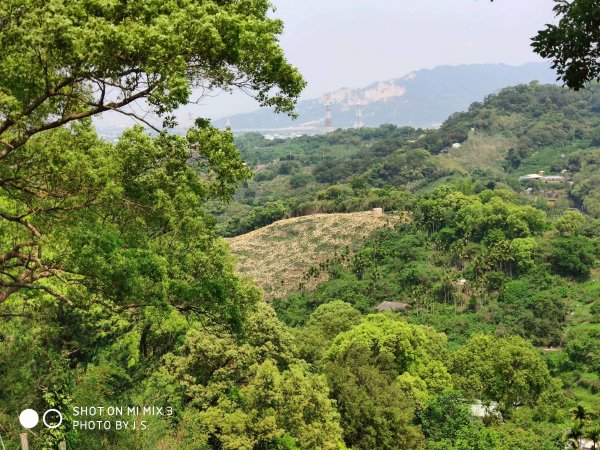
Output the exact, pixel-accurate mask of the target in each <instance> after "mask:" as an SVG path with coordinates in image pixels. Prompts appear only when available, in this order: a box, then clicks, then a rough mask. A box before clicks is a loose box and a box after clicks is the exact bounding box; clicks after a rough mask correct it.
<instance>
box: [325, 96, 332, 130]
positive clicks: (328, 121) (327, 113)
mask: <svg viewBox="0 0 600 450" xmlns="http://www.w3.org/2000/svg"><path fill="white" fill-rule="evenodd" d="M332 131H333V120H332V119H331V105H330V104H329V103H327V104H326V105H325V134H328V133H331V132H332Z"/></svg>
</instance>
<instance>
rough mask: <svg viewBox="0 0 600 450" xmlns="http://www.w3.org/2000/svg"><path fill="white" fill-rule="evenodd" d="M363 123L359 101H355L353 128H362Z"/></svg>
mask: <svg viewBox="0 0 600 450" xmlns="http://www.w3.org/2000/svg"><path fill="white" fill-rule="evenodd" d="M364 126H365V124H364V122H363V117H362V111H361V109H360V102H356V116H355V117H354V128H362V127H364Z"/></svg>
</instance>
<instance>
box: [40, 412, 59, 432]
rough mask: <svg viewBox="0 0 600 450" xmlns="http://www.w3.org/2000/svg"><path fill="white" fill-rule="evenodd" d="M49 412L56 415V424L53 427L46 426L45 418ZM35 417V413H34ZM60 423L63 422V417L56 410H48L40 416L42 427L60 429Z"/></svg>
mask: <svg viewBox="0 0 600 450" xmlns="http://www.w3.org/2000/svg"><path fill="white" fill-rule="evenodd" d="M50 412H53V413H56V414H58V423H55V424H54V425H48V422H46V416H47V415H48V413H50ZM36 416H37V413H36ZM62 421H63V416H62V414H61V413H60V411H59V410H58V409H49V410H47V411H46V412H45V413H44V415H43V416H42V422H44V425H46V426H47V427H48V428H52V429H54V428H58V427H60V424H61V423H62Z"/></svg>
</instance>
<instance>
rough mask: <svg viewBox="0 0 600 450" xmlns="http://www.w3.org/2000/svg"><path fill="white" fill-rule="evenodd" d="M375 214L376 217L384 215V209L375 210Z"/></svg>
mask: <svg viewBox="0 0 600 450" xmlns="http://www.w3.org/2000/svg"><path fill="white" fill-rule="evenodd" d="M373 214H375V215H381V214H383V208H373Z"/></svg>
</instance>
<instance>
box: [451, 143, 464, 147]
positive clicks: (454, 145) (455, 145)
mask: <svg viewBox="0 0 600 450" xmlns="http://www.w3.org/2000/svg"><path fill="white" fill-rule="evenodd" d="M461 147H462V144H461V143H460V142H455V143H454V144H452V148H461Z"/></svg>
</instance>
